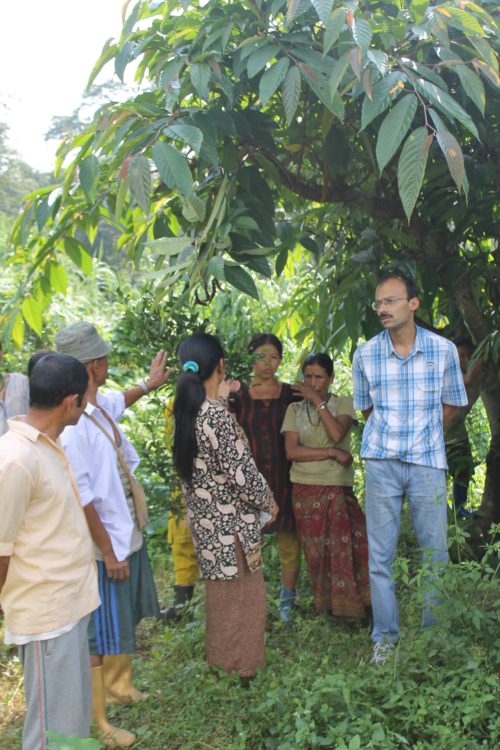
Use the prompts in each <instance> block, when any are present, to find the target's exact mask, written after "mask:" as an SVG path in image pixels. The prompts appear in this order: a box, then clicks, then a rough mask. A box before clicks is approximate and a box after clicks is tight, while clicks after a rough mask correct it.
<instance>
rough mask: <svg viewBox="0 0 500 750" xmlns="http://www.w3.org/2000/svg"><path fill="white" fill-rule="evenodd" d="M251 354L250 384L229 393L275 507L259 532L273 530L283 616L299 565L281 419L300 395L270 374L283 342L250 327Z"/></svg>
mask: <svg viewBox="0 0 500 750" xmlns="http://www.w3.org/2000/svg"><path fill="white" fill-rule="evenodd" d="M248 349H249V351H250V352H253V353H254V354H255V361H254V365H253V372H252V378H251V382H250V387H249V388H247V389H244V390H242V391H241V392H239V393H237V394H236V395H235V398H234V400H233V403H234V410H235V412H236V418H237V420H238V422H239V423H240V425H241V426H242V427H243V429H244V430H245V433H246V435H247V437H248V441H249V443H250V448H251V451H252V454H253V457H254V459H255V463H256V464H257V467H258V469H259V471H260V472H261V473H262V474H263V475H264V477H265V479H266V481H267V483H268V484H269V486H270V488H271V489H272V491H273V493H274V498H275V500H276V502H277V504H278V507H279V513H278V516H277V518H276V520H275V521H274V523H272V524H269V525H268V526H266V527H265V529H264V532H276V536H277V541H278V548H279V555H280V564H281V580H282V587H281V592H280V607H279V614H280V618H281V619H282V620H283V621H284V622H287V621H289V620H290V619H291V613H292V610H293V608H294V605H295V588H296V584H297V578H298V575H299V570H300V541H299V539H298V536H297V532H296V529H295V518H294V515H293V508H292V489H291V484H290V462H289V461H288V460H287V458H286V454H285V444H284V440H283V436H282V435H281V432H280V431H281V425H282V424H283V419H284V417H285V413H286V410H287V408H288V405H289V404H291V403H292V402H293V401H297V400H300V396H299V397H297V396H296V395H295V394H294V393H293V391H292V388H291V386H290V385H289V384H288V383H281V382H280V381H279V380H278V379H277V378H276V371H277V369H278V367H279V366H280V363H281V359H282V355H283V347H282V344H281V341H280V340H279V339H278V338H277V337H276V336H274V335H273V334H272V333H256V334H255V335H254V336H253V337H252V339H251V341H250V344H249V346H248Z"/></svg>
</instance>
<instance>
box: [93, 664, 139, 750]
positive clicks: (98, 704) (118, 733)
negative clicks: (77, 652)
mask: <svg viewBox="0 0 500 750" xmlns="http://www.w3.org/2000/svg"><path fill="white" fill-rule="evenodd" d="M91 671H92V718H93V719H94V721H95V722H96V724H97V727H98V729H99V731H100V732H101V733H102V736H103V742H104V744H105V745H106V747H130V745H133V744H134V742H135V734H132V733H131V732H127V730H126V729H119V728H118V727H114V726H113V725H112V724H110V723H109V722H108V721H107V720H106V707H105V701H104V676H103V668H102V667H92V670H91Z"/></svg>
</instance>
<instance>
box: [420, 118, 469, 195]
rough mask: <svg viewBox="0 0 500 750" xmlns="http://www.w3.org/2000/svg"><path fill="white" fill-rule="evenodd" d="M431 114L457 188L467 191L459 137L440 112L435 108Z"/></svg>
mask: <svg viewBox="0 0 500 750" xmlns="http://www.w3.org/2000/svg"><path fill="white" fill-rule="evenodd" d="M429 114H430V116H431V117H432V121H433V122H434V125H435V127H436V138H437V142H438V143H439V146H440V148H441V151H442V152H443V154H444V157H445V159H446V163H447V164H448V169H449V170H450V174H451V176H452V178H453V180H454V182H455V184H456V186H457V188H458V189H459V190H460V189H462V188H463V189H464V192H465V193H467V186H466V182H465V180H466V177H465V165H464V157H463V154H462V150H461V148H460V146H459V144H458V141H457V139H456V138H455V137H454V136H453V135H452V134H451V133H450V132H449V130H448V129H447V127H446V125H445V124H444V122H443V120H442V119H441V118H440V117H439V115H438V113H437V112H435V111H434V110H433V109H429Z"/></svg>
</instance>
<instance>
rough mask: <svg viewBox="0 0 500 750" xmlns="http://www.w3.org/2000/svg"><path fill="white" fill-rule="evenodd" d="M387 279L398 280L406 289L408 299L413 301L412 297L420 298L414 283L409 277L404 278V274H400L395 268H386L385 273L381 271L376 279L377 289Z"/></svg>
mask: <svg viewBox="0 0 500 750" xmlns="http://www.w3.org/2000/svg"><path fill="white" fill-rule="evenodd" d="M389 279H398V280H399V281H402V282H403V284H404V285H405V287H406V293H407V295H408V299H413V298H414V297H419V296H420V295H419V293H418V288H417V285H416V283H415V281H414V280H413V279H412V278H410V277H409V276H406V274H404V273H401V271H398V269H397V268H388V269H386V270H385V271H382V272H381V274H380V276H379V277H378V279H377V287H379V286H380V284H383V283H384V282H385V281H389Z"/></svg>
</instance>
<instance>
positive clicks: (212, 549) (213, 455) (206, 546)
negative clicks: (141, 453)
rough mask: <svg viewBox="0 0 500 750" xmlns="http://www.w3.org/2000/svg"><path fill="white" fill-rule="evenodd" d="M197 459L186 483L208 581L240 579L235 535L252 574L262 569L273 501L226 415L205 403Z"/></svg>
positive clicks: (198, 422) (190, 515)
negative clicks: (264, 518)
mask: <svg viewBox="0 0 500 750" xmlns="http://www.w3.org/2000/svg"><path fill="white" fill-rule="evenodd" d="M195 429H196V439H197V442H198V455H197V457H196V459H195V462H194V467H193V478H192V481H191V483H190V484H187V483H186V482H182V491H183V494H184V497H185V499H186V507H187V516H188V520H189V524H190V526H191V531H192V534H193V540H194V543H195V547H196V554H197V557H198V562H199V564H200V568H201V573H202V576H203V578H207V579H210V580H229V579H231V578H236V577H237V574H238V568H237V565H236V549H235V542H234V539H235V535H236V534H237V535H238V537H239V540H240V542H241V546H242V548H243V551H244V553H245V557H246V560H247V563H248V567H249V569H250V571H252V572H253V571H254V570H257V569H258V568H259V567H260V566H261V564H262V560H261V525H260V512H261V511H264V512H266V513H270V512H271V511H272V508H273V495H272V492H271V490H270V489H269V487H268V485H267V483H266V480H265V479H264V477H263V476H262V474H260V472H259V470H258V469H257V467H256V465H255V462H254V460H253V457H252V454H251V452H250V448H249V447H248V443H247V441H246V439H245V437H244V435H243V433H242V432H241V428H239V427H238V425H237V424H236V423H235V421H234V419H233V418H232V416H231V415H230V414H229V412H228V411H227V409H226V408H225V407H224V406H223V405H222V404H221V403H220V402H218V401H211V400H208V399H207V400H206V401H205V402H204V403H203V404H202V406H201V409H200V411H199V414H198V416H197V418H196V427H195Z"/></svg>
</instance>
